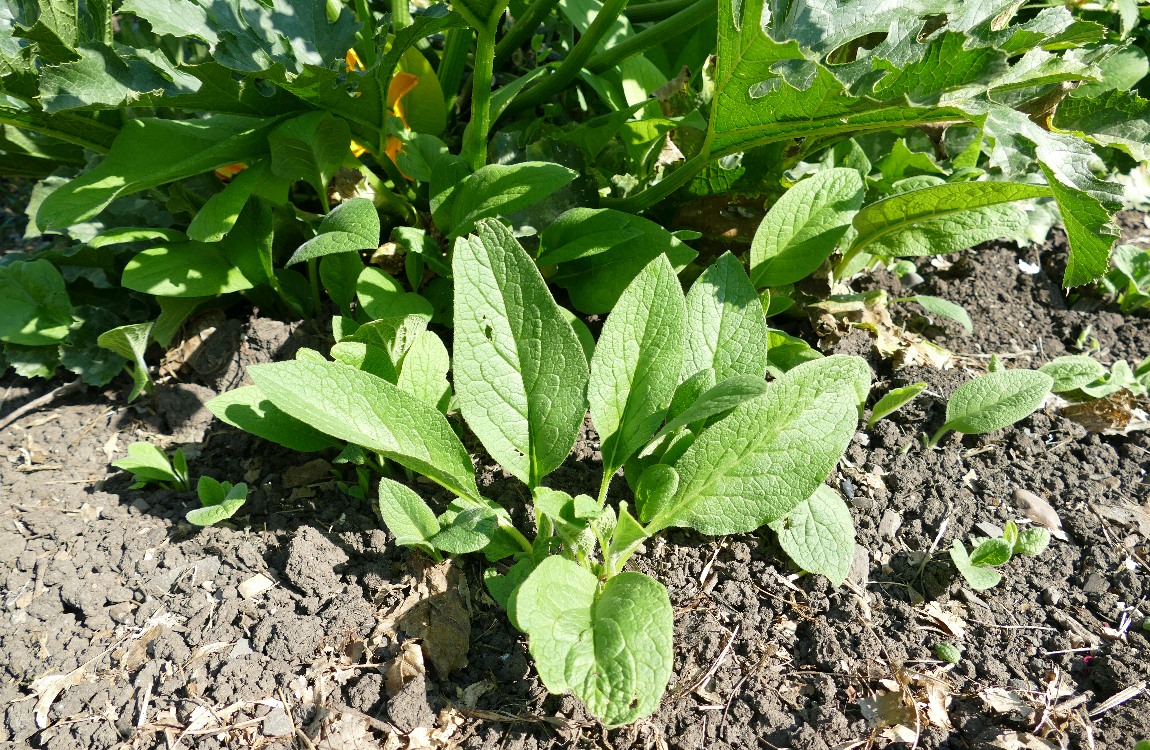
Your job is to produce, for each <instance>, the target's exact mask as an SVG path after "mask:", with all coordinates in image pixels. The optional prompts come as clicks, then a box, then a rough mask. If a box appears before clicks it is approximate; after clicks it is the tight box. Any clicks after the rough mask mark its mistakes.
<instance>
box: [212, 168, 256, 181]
mask: <svg viewBox="0 0 1150 750" xmlns="http://www.w3.org/2000/svg"><path fill="white" fill-rule="evenodd" d="M247 168H248V165H247V164H231V165H229V166H226V167H220V168H219V169H217V170H216V177H218V178H219V179H220V181H222V182H230V181H231V179H232V178H233V177H235V176H236V175H238V174H239V173H240V172H242V171H244V170H245V169H247Z"/></svg>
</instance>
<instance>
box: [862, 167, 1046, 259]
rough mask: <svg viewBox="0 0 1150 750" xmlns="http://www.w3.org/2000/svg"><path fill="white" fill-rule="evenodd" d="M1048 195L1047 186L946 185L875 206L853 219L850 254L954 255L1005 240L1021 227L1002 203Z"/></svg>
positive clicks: (1021, 219)
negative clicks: (995, 240) (975, 246)
mask: <svg viewBox="0 0 1150 750" xmlns="http://www.w3.org/2000/svg"><path fill="white" fill-rule="evenodd" d="M1049 195H1050V188H1048V187H1046V186H1045V185H1030V184H1025V183H1016V182H950V183H946V184H943V185H935V186H933V187H926V188H922V189H920V190H910V191H907V192H905V193H899V194H898V195H893V196H891V197H889V198H884V199H883V200H880V201H876V202H875V203H872V204H870V205H869V206H867V207H865V208H863V209H862V210H861V211H859V212H858V214H857V215H856V216H855V218H854V230H855V232H856V235H855V238H854V242H853V243H852V245H851V248H850V251H851V252H852V253H858V252H861V251H863V250H865V251H866V252H868V253H870V254H872V255H879V256H882V257H885V258H898V257H903V256H917V255H935V254H939V253H951V252H958V251H959V250H965V249H966V248H968V247H972V246H974V245H977V244H978V243H980V242H985V241H986V240H992V239H997V238H999V237H1003V236H1007V235H1009V234H1011V233H1012V232H1014V231H1016V230H1017V229H1019V228H1021V227H1022V226H1024V225H1025V217H1024V216H1021V214H1020V212H1019V211H1018V209H1016V208H1014V207H1012V206H1003V205H1001V204H1006V203H1011V202H1013V201H1019V200H1027V199H1030V198H1042V197H1046V196H1049Z"/></svg>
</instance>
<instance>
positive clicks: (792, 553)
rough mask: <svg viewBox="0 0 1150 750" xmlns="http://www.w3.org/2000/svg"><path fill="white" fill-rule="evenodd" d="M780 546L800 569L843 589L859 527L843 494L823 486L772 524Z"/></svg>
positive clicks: (852, 558) (852, 557)
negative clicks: (825, 578)
mask: <svg viewBox="0 0 1150 750" xmlns="http://www.w3.org/2000/svg"><path fill="white" fill-rule="evenodd" d="M771 528H772V529H774V531H775V533H777V534H778V535H779V545H780V546H782V548H783V551H784V552H786V553H787V556H789V557H790V558H791V559H792V560H794V561H795V564H797V565H798V566H799V567H800V568H802V569H803V570H805V571H807V572H808V573H818V574H821V575H824V576H826V577H827V579H828V580H830V582H831V584H832V585H835V586H839V585H842V582H843V581H845V580H846V578H847V574H848V573H850V569H851V562H852V561H853V560H854V553H855V526H854V520H853V519H852V518H851V512H850V509H849V508H847V504H846V503H845V502H843V499H842V497H841V496H840V495H839V493H837V492H835V491H834V490H833V489H831V488H830V487H828V486H827V485H825V484H820V485H819V487H818V489H816V490H815V492H814V494H813V495H811V496H810V497H809V498H807V499H806V500H805V501H803V502H801V503H799V504H798V505H796V506H795V508H794V510H792V511H791V512H790V513H788V514H787V515H785V516H783V517H782V518H780V519H778V520H776V521H772V522H771Z"/></svg>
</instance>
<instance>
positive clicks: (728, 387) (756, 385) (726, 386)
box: [655, 375, 769, 439]
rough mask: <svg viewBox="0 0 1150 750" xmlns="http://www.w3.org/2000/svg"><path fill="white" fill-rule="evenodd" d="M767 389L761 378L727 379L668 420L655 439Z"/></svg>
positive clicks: (739, 376) (765, 382) (733, 405)
mask: <svg viewBox="0 0 1150 750" xmlns="http://www.w3.org/2000/svg"><path fill="white" fill-rule="evenodd" d="M681 387H682V386H680V388H681ZM768 387H769V386H768V385H767V381H766V380H764V379H763V378H762V376H759V377H755V376H754V375H738V376H736V377H733V378H727V379H726V380H724V381H723V382H722V383H719V384H718V385H715V386H714V387H712V388H709V389H707V390H706V391H705V392H703V393H701V394H699V396H698V397H697V398H696V399H695V400H694V401H693V402H692V403H691V405H690V406H688V407H687V408H686V409H683V410H682V411H681V412H680V413H679V414H678V416H676V417H675V418H674V419H671V420H668V421H667V424H665V425H663V429H661V430H659V434H658V435H656V436H655V438H656V439H658V438H660V437H662V436H663V435H667V434H670V433H672V432H674V431H675V430H678V429H680V428H682V427H685V426H687V425H689V424H691V423H692V422H700V421H702V420H704V419H710V418H711V417H713V416H715V415H717V414H722V413H723V412H725V411H727V410H728V409H733V408H735V407H736V406H738V405H739V404H741V403H743V402H744V401H749V400H750V399H752V398H758V397H759V396H761V395H763V394H764V393H766V391H767V388H768ZM676 395H677V394H676Z"/></svg>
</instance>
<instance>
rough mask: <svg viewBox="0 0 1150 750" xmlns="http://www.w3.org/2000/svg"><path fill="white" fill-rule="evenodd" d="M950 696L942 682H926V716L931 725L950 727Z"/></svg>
mask: <svg viewBox="0 0 1150 750" xmlns="http://www.w3.org/2000/svg"><path fill="white" fill-rule="evenodd" d="M950 698H951V694H950V691H949V690H947V689H946V685H945V684H944V683H942V682H938V681H935V680H931V681H930V682H928V683H927V684H926V718H927V720H928V721H929V722H930V723H931V724H932V725H933V726H936V727H941V728H943V729H950V726H951V725H950V714H949V713H947V709H948V708H949V707H950Z"/></svg>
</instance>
